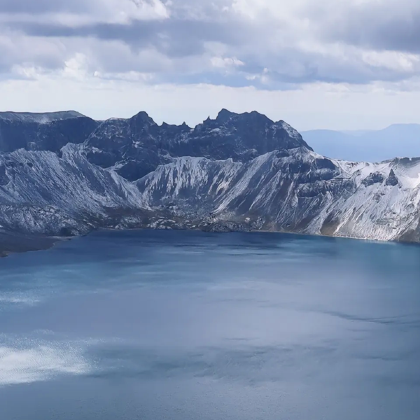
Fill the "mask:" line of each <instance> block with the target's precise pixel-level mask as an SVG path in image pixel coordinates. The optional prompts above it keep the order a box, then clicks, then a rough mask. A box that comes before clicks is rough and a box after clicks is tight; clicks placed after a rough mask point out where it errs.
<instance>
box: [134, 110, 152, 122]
mask: <svg viewBox="0 0 420 420" xmlns="http://www.w3.org/2000/svg"><path fill="white" fill-rule="evenodd" d="M131 120H133V121H141V122H143V123H148V124H149V125H156V123H155V122H154V120H153V118H151V117H149V114H148V113H147V112H146V111H140V112H139V113H138V114H136V115H134V116H133V117H131Z"/></svg>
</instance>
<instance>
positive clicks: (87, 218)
mask: <svg viewBox="0 0 420 420" xmlns="http://www.w3.org/2000/svg"><path fill="white" fill-rule="evenodd" d="M0 225H2V226H3V227H5V228H8V229H14V230H19V231H24V232H36V233H48V234H60V233H61V234H67V233H80V232H85V231H89V230H90V229H93V228H95V227H100V226H108V227H127V226H129V227H135V226H136V227H171V228H203V229H210V230H229V229H247V230H248V229H265V230H272V231H287V232H299V233H308V234H324V235H333V236H345V237H354V238H367V239H378V240H400V239H401V240H407V241H420V159H395V160H392V161H387V162H382V163H377V164H371V163H353V162H347V161H339V160H332V159H328V158H325V157H323V156H321V155H319V154H317V153H315V152H314V151H313V150H312V149H311V148H310V147H309V146H308V145H307V144H306V143H305V142H304V141H303V140H302V138H301V136H300V135H299V133H297V132H296V131H295V130H294V129H293V128H291V127H290V126H289V125H287V124H286V123H285V122H283V121H280V122H277V123H275V122H273V121H271V120H269V119H268V118H267V117H265V116H262V115H260V114H258V113H249V114H233V113H230V112H229V111H226V110H223V111H222V112H221V113H220V114H219V116H218V117H217V118H216V119H215V120H210V119H208V120H206V121H205V122H204V123H203V124H200V125H199V126H197V127H196V128H194V129H191V128H189V127H188V126H186V125H182V126H169V125H167V124H163V125H161V126H158V125H156V124H155V123H154V122H153V120H152V119H151V118H150V117H148V116H147V114H145V113H140V114H138V115H136V116H135V117H133V118H132V119H130V120H108V121H105V122H103V123H101V124H99V125H96V126H95V127H94V129H93V130H92V132H91V133H90V134H89V135H88V136H87V138H86V141H85V142H84V143H81V144H68V145H66V146H65V147H63V148H62V149H61V151H59V152H58V153H54V152H51V151H28V150H23V149H21V150H18V151H13V152H11V153H4V154H3V155H1V154H0Z"/></svg>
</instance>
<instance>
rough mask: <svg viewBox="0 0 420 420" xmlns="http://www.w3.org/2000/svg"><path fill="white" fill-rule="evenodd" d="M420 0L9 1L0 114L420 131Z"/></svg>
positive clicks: (0, 40)
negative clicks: (229, 116) (250, 114)
mask: <svg viewBox="0 0 420 420" xmlns="http://www.w3.org/2000/svg"><path fill="white" fill-rule="evenodd" d="M419 21H420V2H419V1H418V0H398V1H397V0H317V1H315V0H294V1H293V2H291V1H289V0H287V1H283V0H200V1H197V0H167V1H164V0H71V1H69V0H0V29H1V31H0V92H1V93H2V94H1V95H0V109H1V110H22V111H23V110H25V111H48V110H58V109H60V110H61V109H76V110H78V111H80V112H83V113H85V114H88V115H90V116H92V117H95V118H101V119H103V118H108V117H111V116H119V117H127V116H130V115H132V114H135V113H136V112H138V111H139V110H146V111H147V112H148V113H149V114H150V115H151V116H153V118H154V119H155V120H156V121H158V122H160V121H163V120H165V121H167V122H170V123H180V122H183V121H184V120H185V121H186V122H187V123H189V124H191V125H193V124H196V123H198V122H199V121H201V120H203V119H205V118H206V117H207V116H209V115H210V116H214V115H215V114H216V113H217V112H218V111H219V110H220V109H221V108H229V109H231V110H232V111H236V112H241V111H250V110H254V109H255V110H258V111H260V112H263V113H265V114H267V115H268V116H269V117H271V118H273V119H275V120H278V119H284V120H286V121H288V122H289V123H291V124H292V125H293V126H295V127H296V128H298V129H300V130H305V129H313V128H332V129H358V128H360V129H365V128H373V129H375V128H382V127H385V126H387V125H389V124H391V123H395V122H399V123H408V122H420V110H419V109H418V108H419V107H418V103H420V77H419V76H420V41H419V40H420V25H418V22H419Z"/></svg>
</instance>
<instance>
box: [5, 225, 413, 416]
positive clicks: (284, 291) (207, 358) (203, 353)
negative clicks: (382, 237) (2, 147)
mask: <svg viewBox="0 0 420 420" xmlns="http://www.w3.org/2000/svg"><path fill="white" fill-rule="evenodd" d="M419 416H420V247H419V246H410V245H400V244H391V243H368V242H362V241H353V240H345V239H332V238H319V237H318V238H317V237H305V236H293V235H281V234H269V233H252V234H245V233H232V234H207V233H202V232H175V231H129V232H99V233H95V234H92V235H90V236H87V237H84V238H79V239H75V240H73V241H69V242H64V243H61V244H60V245H59V246H57V247H55V248H53V249H51V250H48V251H40V252H34V253H26V254H21V255H12V256H10V257H8V258H5V259H0V419H1V420H23V419H25V420H28V419H30V420H49V419H59V420H74V419H78V420H84V419H93V420H96V419H98V420H116V419H141V420H165V419H168V420H169V419H171V420H195V419H203V420H207V419H209V420H210V419H212V420H214V419H223V420H225V419H235V420H244V419H253V420H255V419H264V420H271V419H273V420H274V419H275V420H278V419H287V420H318V419H319V420H321V419H322V420H355V419H357V420H400V419H404V420H418V419H419V418H420V417H419Z"/></svg>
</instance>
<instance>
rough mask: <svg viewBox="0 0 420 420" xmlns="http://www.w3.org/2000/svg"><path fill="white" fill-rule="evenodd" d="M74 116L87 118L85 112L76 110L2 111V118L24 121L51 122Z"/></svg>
mask: <svg viewBox="0 0 420 420" xmlns="http://www.w3.org/2000/svg"><path fill="white" fill-rule="evenodd" d="M72 118H86V117H85V116H84V115H83V114H80V112H76V111H59V112H44V113H34V112H11V111H8V112H0V120H3V121H11V122H23V123H36V124H49V123H51V122H53V121H63V120H68V119H72Z"/></svg>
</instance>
